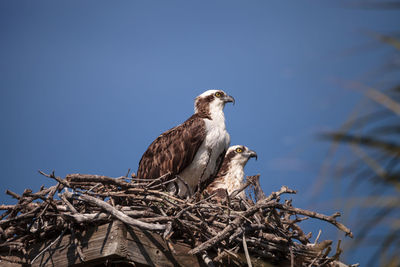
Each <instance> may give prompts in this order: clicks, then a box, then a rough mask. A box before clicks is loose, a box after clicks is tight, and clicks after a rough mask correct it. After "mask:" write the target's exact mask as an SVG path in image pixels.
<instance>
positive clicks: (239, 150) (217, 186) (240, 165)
mask: <svg viewBox="0 0 400 267" xmlns="http://www.w3.org/2000/svg"><path fill="white" fill-rule="evenodd" d="M250 158H256V159H257V153H256V152H255V151H253V150H250V149H249V148H247V147H245V146H231V147H229V149H228V151H227V152H226V154H225V158H224V161H223V163H222V166H221V169H220V170H219V171H218V174H217V176H216V178H215V179H214V181H213V182H212V183H211V184H210V185H209V186H208V187H207V188H206V189H205V191H206V192H207V193H208V194H209V195H211V194H213V193H214V192H216V193H217V197H218V196H220V194H219V192H218V191H219V190H223V193H225V190H226V191H227V192H228V194H231V193H232V192H233V191H235V190H237V189H239V188H240V186H241V185H242V184H243V180H244V166H245V165H246V163H247V161H248V160H249V159H250ZM239 196H242V197H244V196H245V193H244V191H242V192H240V193H239Z"/></svg>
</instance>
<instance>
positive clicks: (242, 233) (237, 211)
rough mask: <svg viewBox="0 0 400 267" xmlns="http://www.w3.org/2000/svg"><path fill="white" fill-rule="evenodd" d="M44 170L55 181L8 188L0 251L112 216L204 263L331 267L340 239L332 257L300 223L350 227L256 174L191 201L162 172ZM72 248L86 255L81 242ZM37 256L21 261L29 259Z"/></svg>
mask: <svg viewBox="0 0 400 267" xmlns="http://www.w3.org/2000/svg"><path fill="white" fill-rule="evenodd" d="M41 174H43V175H44V176H46V177H49V178H52V179H54V180H55V181H56V182H57V184H56V185H54V186H51V187H49V188H44V187H43V186H42V187H41V188H40V190H39V191H38V192H37V193H33V192H32V190H30V189H26V190H25V191H24V192H23V194H22V195H18V194H16V193H13V192H11V191H9V190H7V192H6V193H7V194H9V195H11V196H12V197H14V198H16V199H17V200H18V203H17V204H15V205H1V206H0V209H1V210H3V211H4V212H3V214H2V215H0V251H8V252H12V251H18V252H22V254H23V255H28V254H27V253H26V252H27V251H28V250H29V248H30V246H31V245H33V244H35V243H39V242H41V241H42V240H53V239H56V238H60V236H62V235H64V234H71V236H72V237H74V236H76V234H75V233H76V232H79V231H82V229H85V227H88V226H92V225H93V224H103V223H108V222H111V221H113V220H116V219H117V220H120V221H122V222H123V223H125V224H126V225H128V226H134V227H138V228H140V229H143V230H147V231H152V232H156V233H158V234H160V235H161V236H163V238H164V240H165V241H166V242H167V244H168V247H169V248H170V250H171V251H172V252H174V248H173V242H184V243H188V244H190V245H191V246H192V250H191V251H190V253H192V254H197V255H199V256H201V257H202V258H203V260H204V262H205V264H206V265H208V266H215V265H226V264H227V263H229V264H230V265H232V266H234V265H237V266H242V265H249V266H251V264H255V265H258V264H262V263H263V262H264V263H265V262H269V263H272V264H279V265H282V263H284V262H286V264H287V265H288V266H336V264H337V263H336V261H337V260H338V258H339V255H340V253H341V249H340V248H339V244H340V241H339V242H338V246H337V248H336V253H334V255H333V256H329V254H330V252H331V249H332V248H331V245H332V241H330V240H325V241H322V242H320V243H318V242H317V240H318V237H317V239H316V240H315V242H311V241H310V238H311V233H310V234H304V233H303V231H302V230H301V228H300V226H299V222H301V221H303V220H306V219H308V218H315V219H319V220H323V221H326V222H328V223H330V224H333V225H334V226H336V227H337V228H339V229H340V230H342V231H343V232H344V233H345V234H346V235H348V236H350V237H352V233H351V231H350V229H348V228H347V227H346V226H344V225H343V224H341V223H339V222H338V221H337V220H336V218H337V217H338V216H340V214H339V213H335V214H333V215H330V216H327V215H323V214H320V213H316V212H314V211H309V210H304V209H299V208H295V207H293V206H292V203H291V201H290V200H285V201H281V199H280V196H281V195H282V194H294V193H296V192H295V191H294V190H291V189H289V188H287V187H286V186H283V187H282V188H281V189H280V190H279V191H277V192H273V193H271V194H270V195H269V196H266V195H265V194H264V193H263V191H262V190H261V187H260V185H259V176H258V175H257V176H250V177H247V182H246V183H245V184H244V185H243V186H242V188H241V189H240V190H238V191H235V192H233V193H232V194H231V195H230V196H229V195H228V194H225V196H224V197H222V199H221V196H219V197H220V198H219V200H218V201H216V198H215V197H216V196H215V195H211V196H206V197H204V196H199V195H198V194H197V195H195V196H192V197H191V198H190V199H188V200H182V199H179V198H177V197H175V196H172V195H171V194H169V193H167V192H166V191H165V185H166V184H167V181H165V180H164V179H163V177H160V178H159V179H156V180H144V179H137V178H128V177H127V176H124V177H118V178H110V177H105V176H98V175H82V174H70V175H67V176H66V177H65V178H60V177H57V176H55V174H54V172H53V173H52V174H45V173H43V172H41ZM245 189H246V191H247V195H248V196H247V198H246V199H243V198H241V197H240V195H241V194H238V193H239V192H240V191H242V190H245ZM54 243H55V242H54ZM76 244H79V240H76ZM77 251H78V253H79V255H80V257H81V259H82V260H84V255H81V254H82V253H81V250H80V249H79V245H77ZM2 255H4V254H2ZM38 256H39V255H37V257H38ZM35 259H36V258H33V259H28V258H26V259H23V260H22V262H24V263H28V264H29V263H33V262H34V261H35ZM1 260H7V256H1ZM22 262H21V263H22Z"/></svg>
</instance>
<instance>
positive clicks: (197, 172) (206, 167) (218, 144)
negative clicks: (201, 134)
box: [179, 113, 230, 196]
mask: <svg viewBox="0 0 400 267" xmlns="http://www.w3.org/2000/svg"><path fill="white" fill-rule="evenodd" d="M221 119H222V121H221ZM204 121H205V127H206V138H205V140H204V142H203V143H202V144H201V146H200V148H199V150H198V152H197V153H196V156H195V157H194V159H193V162H192V163H191V164H190V165H189V166H188V167H187V168H186V169H185V170H183V172H182V173H181V174H180V175H179V176H180V177H181V178H182V179H183V180H184V181H186V183H187V184H188V186H189V188H190V191H191V192H190V193H191V194H193V191H194V189H195V188H196V186H197V185H198V184H199V182H201V181H205V180H206V179H208V178H209V177H210V176H211V175H212V174H214V173H215V171H216V168H217V167H218V166H216V163H217V159H218V157H219V156H220V155H221V153H222V152H223V151H224V150H227V149H228V147H229V143H230V136H229V134H228V132H227V131H226V128H225V118H224V117H223V113H222V118H221V117H220V116H219V117H216V118H213V120H209V119H204ZM179 195H180V196H185V195H187V190H186V186H184V185H180V184H179Z"/></svg>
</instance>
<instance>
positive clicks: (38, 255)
mask: <svg viewBox="0 0 400 267" xmlns="http://www.w3.org/2000/svg"><path fill="white" fill-rule="evenodd" d="M66 231H67V229H64V230H63V231H62V232H61V234H60V235H59V236H58V237H57V238H56V239H55V240H54V241H53V242H51V243H50V245H48V246H47V247H46V248H44V249H43V250H42V251H40V252H39V254H37V255H36V257H34V258H33V259H32V261H31V264H33V263H34V262H35V260H36V259H37V258H39V257H40V255H42V254H43V253H45V252H46V251H47V250H48V249H49V248H50V247H51V246H53V245H54V244H55V243H56V242H57V241H58V240H59V239H60V238H61V237H62V236H63V235H64V233H65V232H66Z"/></svg>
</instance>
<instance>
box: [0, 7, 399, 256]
mask: <svg viewBox="0 0 400 267" xmlns="http://www.w3.org/2000/svg"><path fill="white" fill-rule="evenodd" d="M332 2H333V1H264V0H263V1H235V0H229V1H222V0H219V1H187V0H185V1H1V2H0V36H1V37H0V38H1V40H0V89H1V90H0V122H1V132H0V148H1V149H0V157H1V158H0V159H1V161H0V167H1V176H0V179H1V184H0V203H14V201H13V200H12V199H11V198H10V197H8V196H6V195H5V194H4V193H3V192H4V191H5V190H6V189H10V190H12V191H14V192H17V193H22V191H23V190H24V189H25V188H32V189H33V190H37V189H38V188H39V187H40V185H42V184H44V185H46V186H49V185H52V184H54V182H53V181H49V180H48V179H47V178H45V177H41V176H40V175H39V174H37V170H39V169H40V170H43V171H45V172H51V171H52V170H53V169H54V170H55V171H56V174H57V175H59V176H64V175H66V174H68V173H77V172H79V173H91V174H102V175H108V176H120V175H124V174H125V173H126V172H127V170H128V168H131V169H132V170H133V171H136V169H137V166H138V161H139V159H140V157H141V155H142V153H143V152H144V151H145V149H146V148H147V146H148V145H149V144H150V143H151V141H152V140H153V139H154V138H156V137H157V136H158V135H159V134H160V133H161V132H163V131H165V130H167V129H169V128H171V127H173V126H175V125H177V124H179V123H181V122H183V121H184V120H185V119H186V118H188V117H189V116H190V115H191V114H192V113H193V100H194V98H195V97H196V96H197V95H199V94H200V93H202V92H203V91H205V90H207V89H212V88H218V89H223V90H225V91H226V92H227V93H229V94H230V95H232V96H234V97H235V99H236V105H235V106H232V105H227V106H226V108H225V114H226V123H227V129H228V131H229V132H230V134H231V144H232V145H234V144H243V145H246V146H248V147H250V148H251V149H253V150H255V151H257V153H258V155H259V159H258V161H253V160H251V161H250V162H249V163H248V166H247V167H246V173H247V174H248V175H253V174H257V173H260V174H261V179H262V186H263V188H264V190H265V191H266V192H267V193H268V192H271V191H274V190H277V189H279V188H280V186H281V185H283V184H285V185H288V186H289V187H291V188H294V189H297V190H299V194H298V195H297V196H295V197H294V204H295V205H296V206H299V207H308V208H309V207H310V206H309V205H308V204H309V203H308V197H307V196H308V195H309V192H310V187H312V185H313V184H314V183H315V182H316V179H318V175H319V169H320V166H321V163H322V162H323V159H324V157H325V154H326V152H327V148H328V144H326V143H323V142H320V141H318V140H317V139H316V138H315V135H316V134H317V133H319V132H321V131H323V130H328V129H335V128H337V127H338V126H339V125H340V124H341V123H342V122H343V121H344V120H345V118H346V117H347V115H348V113H349V111H350V110H352V108H353V106H354V104H355V103H357V101H358V100H359V96H360V95H359V92H355V91H352V90H349V89H347V88H345V87H344V86H342V84H343V83H344V82H347V81H354V80H363V79H364V80H365V77H364V75H365V73H366V72H368V71H371V70H373V69H374V68H376V67H377V66H379V64H380V63H379V62H381V61H382V54H384V53H383V52H382V51H381V50H380V51H379V52H377V51H376V50H371V51H370V45H371V43H372V46H374V45H373V41H372V40H371V39H370V37H368V36H367V35H366V34H365V32H366V31H377V32H393V31H394V30H395V29H396V26H398V23H399V16H398V13H395V12H391V11H386V12H383V11H373V10H357V9H352V8H345V7H344V6H342V5H340V4H336V5H332ZM338 3H343V2H338ZM358 48H360V49H361V52H360V51H359V52H355V53H353V52H354V51H355V50H358ZM352 51H353V52H352ZM324 194H325V195H329V194H332V192H330V191H329V189H326V192H325V193H324ZM321 199H322V200H323V199H324V198H322V197H321ZM318 209H319V211H324V212H327V213H331V212H332V210H330V209H329V208H325V209H324V208H322V207H321V206H319V207H318ZM316 227H319V228H321V227H327V226H326V225H325V226H324V225H319V224H318V225H317V226H316ZM319 228H318V229H319ZM328 228H329V227H328ZM318 229H316V228H310V231H311V230H313V231H314V232H315V234H316V233H317V232H318ZM329 229H330V228H329ZM326 237H327V238H334V239H335V238H336V236H335V235H333V236H326ZM350 260H353V261H360V262H362V259H350Z"/></svg>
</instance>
